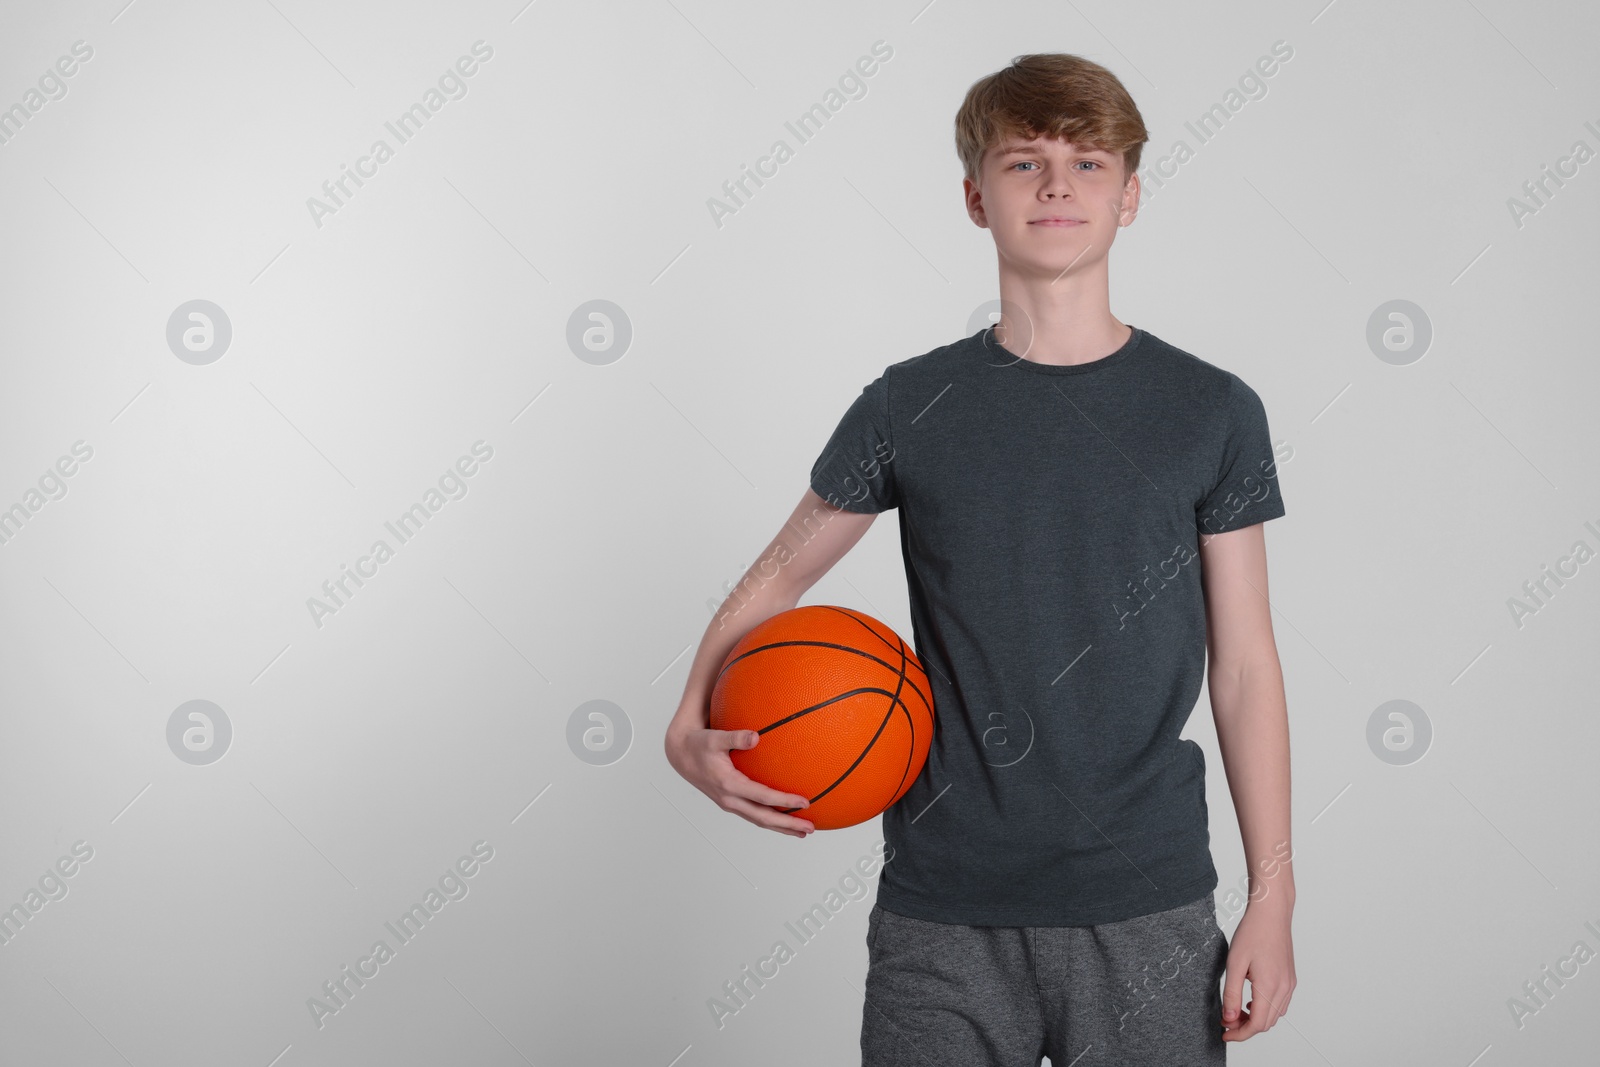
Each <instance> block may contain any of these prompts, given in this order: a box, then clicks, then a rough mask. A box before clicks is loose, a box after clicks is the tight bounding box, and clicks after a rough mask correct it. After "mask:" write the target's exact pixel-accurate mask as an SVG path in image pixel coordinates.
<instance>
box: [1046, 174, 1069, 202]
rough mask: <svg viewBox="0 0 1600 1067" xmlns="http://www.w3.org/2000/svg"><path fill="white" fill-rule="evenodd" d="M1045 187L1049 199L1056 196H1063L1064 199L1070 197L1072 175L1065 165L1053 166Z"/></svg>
mask: <svg viewBox="0 0 1600 1067" xmlns="http://www.w3.org/2000/svg"><path fill="white" fill-rule="evenodd" d="M1043 188H1044V195H1045V197H1046V198H1047V199H1053V198H1055V197H1061V198H1063V199H1067V198H1070V197H1071V196H1072V179H1071V176H1070V175H1069V174H1068V173H1067V171H1066V169H1065V168H1063V167H1055V168H1052V169H1051V171H1050V175H1049V177H1048V178H1047V179H1046V181H1045V183H1044V186H1043Z"/></svg>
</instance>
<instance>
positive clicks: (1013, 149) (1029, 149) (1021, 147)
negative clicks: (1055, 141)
mask: <svg viewBox="0 0 1600 1067" xmlns="http://www.w3.org/2000/svg"><path fill="white" fill-rule="evenodd" d="M1041 147H1042V142H1038V141H1035V142H1033V143H1031V144H1014V145H1011V146H1010V147H1009V148H1002V149H1001V150H1000V154H1001V155H1002V156H1016V155H1028V154H1032V153H1034V152H1037V151H1039V149H1040V148H1041ZM1073 151H1074V152H1077V153H1078V154H1079V155H1085V156H1089V155H1102V156H1109V155H1110V154H1111V153H1110V152H1108V151H1107V150H1106V149H1104V148H1084V147H1078V146H1074V147H1073Z"/></svg>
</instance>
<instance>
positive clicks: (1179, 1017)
mask: <svg viewBox="0 0 1600 1067" xmlns="http://www.w3.org/2000/svg"><path fill="white" fill-rule="evenodd" d="M1214 896H1215V894H1214V893H1207V894H1206V895H1205V896H1203V897H1201V898H1200V899H1198V900H1195V901H1193V902H1191V903H1189V904H1184V905H1181V906H1180V907H1176V908H1172V909H1170V910H1168V911H1159V912H1155V913H1154V914H1151V915H1140V916H1138V917H1136V918H1132V919H1125V920H1123V921H1122V922H1114V923H1102V924H1100V925H1098V926H957V925H953V924H950V923H939V922H929V921H928V920H926V919H913V918H911V917H910V916H907V915H897V914H895V913H894V912H891V911H886V910H884V908H883V907H882V905H879V904H874V905H873V908H872V912H871V915H870V916H869V917H868V919H867V959H868V964H867V987H866V1003H865V1004H864V1005H863V1006H862V1020H861V1062H862V1067H1039V1061H1040V1059H1041V1057H1044V1056H1049V1057H1050V1064H1051V1067H1211V1065H1215V1064H1225V1063H1226V1062H1227V1052H1226V1049H1227V1046H1226V1045H1225V1044H1224V1043H1223V1040H1222V989H1221V982H1222V976H1223V971H1224V969H1225V965H1226V963H1227V959H1228V939H1227V936H1226V935H1225V934H1223V932H1222V928H1221V927H1220V926H1218V925H1217V919H1216V912H1215V900H1214Z"/></svg>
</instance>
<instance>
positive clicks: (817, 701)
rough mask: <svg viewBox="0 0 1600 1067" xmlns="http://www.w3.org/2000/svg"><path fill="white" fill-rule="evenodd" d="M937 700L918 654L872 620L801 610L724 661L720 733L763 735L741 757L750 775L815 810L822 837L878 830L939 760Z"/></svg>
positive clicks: (715, 721)
mask: <svg viewBox="0 0 1600 1067" xmlns="http://www.w3.org/2000/svg"><path fill="white" fill-rule="evenodd" d="M933 722H934V718H933V698H932V690H931V689H930V688H929V687H928V676H927V675H926V674H924V673H923V670H922V661H921V660H919V659H917V655H916V653H915V652H913V651H912V650H911V648H910V647H909V646H908V645H907V644H906V643H905V642H904V641H902V640H901V639H900V635H899V634H897V633H895V632H894V631H893V630H891V629H890V628H889V627H887V626H885V625H884V624H883V623H881V622H879V621H878V620H877V619H874V618H873V617H872V616H870V615H865V614H862V613H861V612H859V611H852V610H851V609H849V608H840V607H834V606H832V605H824V604H817V605H808V606H806V607H803V608H792V609H790V610H789V611H783V612H779V613H778V614H777V615H774V616H772V618H770V619H768V620H766V621H765V622H763V623H761V624H760V625H758V626H756V627H755V628H754V629H752V630H751V631H750V632H749V633H747V634H745V635H744V637H742V638H740V639H739V643H738V644H736V645H734V646H733V648H732V650H731V651H729V653H728V656H727V658H726V659H725V660H723V662H722V670H721V671H720V672H719V673H718V674H717V682H716V686H715V687H714V688H713V689H712V691H711V716H710V722H709V725H710V726H711V728H712V729H714V730H754V731H756V732H757V733H758V734H760V735H761V740H760V741H758V742H757V743H756V746H755V747H754V748H749V749H733V750H732V751H730V752H729V756H730V757H731V758H732V760H733V765H734V766H735V767H737V768H738V769H739V771H740V773H742V774H744V775H745V776H746V777H748V778H753V779H754V780H756V781H758V782H760V783H761V784H762V785H767V786H771V787H772V788H773V789H781V790H783V791H784V792H786V793H799V794H800V795H802V796H804V797H807V798H808V799H809V800H810V801H811V806H810V807H808V808H804V809H798V808H777V809H775V810H777V811H781V812H783V813H784V814H785V815H790V814H795V813H796V812H798V814H799V817H800V818H802V819H806V820H807V821H809V822H810V823H811V824H812V825H814V826H815V827H816V828H817V829H818V830H837V829H839V828H840V827H844V826H854V825H856V824H857V823H860V822H866V821H867V820H868V819H870V818H872V817H873V816H875V815H878V814H880V813H881V812H882V811H883V810H884V809H885V808H887V807H888V806H889V805H891V804H893V803H894V802H895V801H897V800H899V799H900V798H901V797H902V796H904V795H905V792H906V790H907V789H910V788H911V783H912V782H914V781H916V778H917V775H918V774H921V773H922V766H923V764H924V763H926V762H927V759H928V746H929V745H930V744H931V743H932V741H933Z"/></svg>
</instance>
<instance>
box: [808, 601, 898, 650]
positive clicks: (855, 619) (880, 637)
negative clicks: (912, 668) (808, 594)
mask: <svg viewBox="0 0 1600 1067" xmlns="http://www.w3.org/2000/svg"><path fill="white" fill-rule="evenodd" d="M820 606H821V607H824V608H826V609H827V610H829V611H836V612H838V613H839V614H840V615H843V616H845V617H846V618H848V619H850V621H852V622H854V623H855V624H856V625H857V626H859V627H861V628H862V629H863V630H865V631H867V633H869V634H871V635H872V636H873V637H876V638H877V639H878V640H879V641H881V642H883V644H884V645H885V646H886V647H887V648H888V649H889V651H890V652H899V653H900V654H901V655H902V656H903V655H905V649H904V648H896V647H895V646H893V645H891V644H889V642H888V640H887V639H886V638H885V637H884V636H883V635H882V634H880V633H879V632H878V631H876V630H874V629H873V628H872V627H870V626H868V625H867V624H866V623H865V622H863V621H862V620H861V617H860V616H859V615H857V614H856V613H855V612H853V611H851V610H850V609H849V608H841V607H839V606H838V605H837V604H822V605H820ZM896 636H898V635H896Z"/></svg>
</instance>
